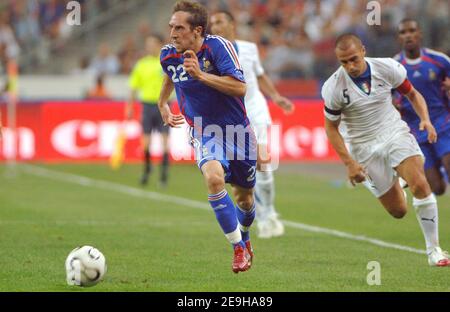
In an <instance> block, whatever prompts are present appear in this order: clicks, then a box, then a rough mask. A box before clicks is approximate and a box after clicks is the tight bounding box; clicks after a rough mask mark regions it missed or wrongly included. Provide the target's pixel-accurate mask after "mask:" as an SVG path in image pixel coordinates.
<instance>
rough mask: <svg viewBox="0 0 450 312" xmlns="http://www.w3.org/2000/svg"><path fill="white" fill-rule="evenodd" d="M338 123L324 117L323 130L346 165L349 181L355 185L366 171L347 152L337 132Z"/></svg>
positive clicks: (364, 175) (360, 180) (364, 177)
mask: <svg viewBox="0 0 450 312" xmlns="http://www.w3.org/2000/svg"><path fill="white" fill-rule="evenodd" d="M339 123H340V120H338V121H331V120H329V119H328V118H325V131H326V133H327V137H328V140H329V141H330V143H331V145H332V146H333V148H334V150H335V151H336V153H337V154H338V155H339V157H340V158H341V160H342V162H343V163H344V165H345V166H346V167H347V174H348V178H349V180H350V182H351V183H352V185H355V184H356V183H361V182H363V181H364V180H365V179H366V172H365V170H364V168H363V166H361V164H359V163H358V162H357V161H356V160H354V159H353V158H352V156H351V155H350V153H349V152H348V150H347V147H346V146H345V143H344V139H343V138H342V136H341V134H340V133H339Z"/></svg>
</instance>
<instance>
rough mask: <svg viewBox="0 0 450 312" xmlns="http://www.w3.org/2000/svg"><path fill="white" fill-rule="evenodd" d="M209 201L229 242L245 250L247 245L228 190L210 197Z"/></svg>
mask: <svg viewBox="0 0 450 312" xmlns="http://www.w3.org/2000/svg"><path fill="white" fill-rule="evenodd" d="M208 201H209V204H210V205H211V207H212V209H213V210H214V213H215V214H216V219H217V221H218V222H219V224H220V227H221V228H222V231H223V233H224V234H225V237H226V238H227V239H228V241H229V242H230V243H231V244H232V245H233V246H236V245H238V244H239V245H241V246H243V247H244V248H245V244H244V242H243V241H242V236H241V231H240V230H239V227H238V221H237V217H236V209H235V208H234V204H233V201H232V200H231V198H230V196H229V195H228V192H227V190H225V189H224V190H223V191H221V192H219V193H217V194H210V195H208Z"/></svg>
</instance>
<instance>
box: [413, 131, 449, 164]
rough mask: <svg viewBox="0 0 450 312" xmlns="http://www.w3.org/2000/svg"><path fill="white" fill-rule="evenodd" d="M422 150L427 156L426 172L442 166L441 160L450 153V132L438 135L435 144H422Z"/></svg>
mask: <svg viewBox="0 0 450 312" xmlns="http://www.w3.org/2000/svg"><path fill="white" fill-rule="evenodd" d="M419 145H420V149H421V150H422V152H423V155H424V156H425V170H427V169H430V168H433V167H437V168H439V167H440V166H441V159H442V158H443V157H444V156H445V155H447V154H449V153H450V130H447V131H444V132H441V133H439V134H438V140H437V142H436V143H434V144H430V143H428V142H425V143H420V144H419Z"/></svg>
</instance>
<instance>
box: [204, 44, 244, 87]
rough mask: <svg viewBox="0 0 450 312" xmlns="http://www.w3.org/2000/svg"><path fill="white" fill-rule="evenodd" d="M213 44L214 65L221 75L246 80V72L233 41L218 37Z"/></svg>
mask: <svg viewBox="0 0 450 312" xmlns="http://www.w3.org/2000/svg"><path fill="white" fill-rule="evenodd" d="M214 41H215V42H214V44H213V45H212V48H213V51H212V56H213V60H214V66H215V67H216V68H217V70H218V71H219V74H220V75H221V76H231V77H233V78H235V79H237V80H239V81H242V82H245V79H244V72H243V71H242V68H241V65H240V64H239V60H238V54H237V52H236V50H235V49H234V47H233V45H232V44H231V42H229V41H228V40H226V39H223V38H220V39H219V38H217V39H215V40H214Z"/></svg>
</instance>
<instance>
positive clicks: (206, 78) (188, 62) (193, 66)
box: [183, 50, 247, 97]
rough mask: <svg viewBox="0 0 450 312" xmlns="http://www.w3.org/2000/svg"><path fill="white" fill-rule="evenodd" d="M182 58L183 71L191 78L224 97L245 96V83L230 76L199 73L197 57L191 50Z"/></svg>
mask: <svg viewBox="0 0 450 312" xmlns="http://www.w3.org/2000/svg"><path fill="white" fill-rule="evenodd" d="M184 57H185V59H184V64H183V66H184V69H185V70H186V72H187V73H188V74H189V75H190V76H191V77H192V78H194V79H197V80H198V81H200V82H202V83H204V84H205V85H207V86H209V87H211V88H214V89H216V90H218V91H220V92H222V93H225V94H226V95H230V96H238V97H244V96H245V92H246V91H247V87H246V85H245V83H243V82H241V81H239V80H236V79H235V78H233V77H230V76H217V75H213V74H208V73H205V72H203V71H201V70H200V65H199V63H198V58H197V55H196V54H195V53H194V51H192V50H188V51H186V52H184Z"/></svg>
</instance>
